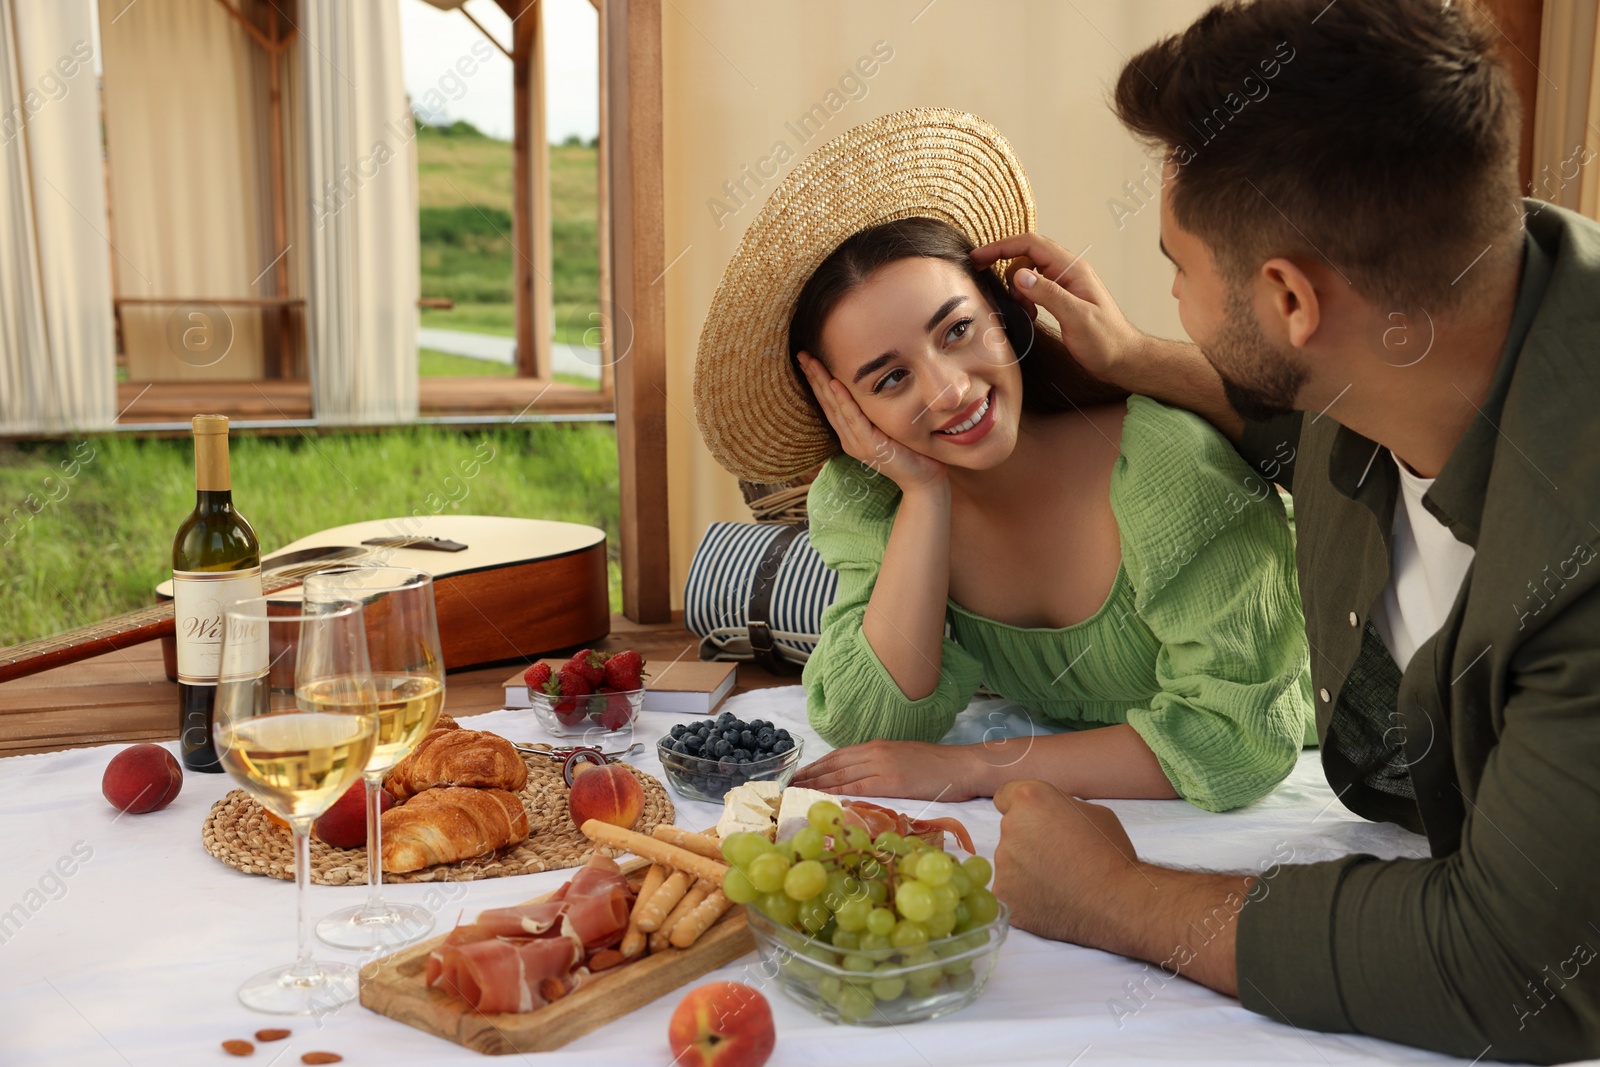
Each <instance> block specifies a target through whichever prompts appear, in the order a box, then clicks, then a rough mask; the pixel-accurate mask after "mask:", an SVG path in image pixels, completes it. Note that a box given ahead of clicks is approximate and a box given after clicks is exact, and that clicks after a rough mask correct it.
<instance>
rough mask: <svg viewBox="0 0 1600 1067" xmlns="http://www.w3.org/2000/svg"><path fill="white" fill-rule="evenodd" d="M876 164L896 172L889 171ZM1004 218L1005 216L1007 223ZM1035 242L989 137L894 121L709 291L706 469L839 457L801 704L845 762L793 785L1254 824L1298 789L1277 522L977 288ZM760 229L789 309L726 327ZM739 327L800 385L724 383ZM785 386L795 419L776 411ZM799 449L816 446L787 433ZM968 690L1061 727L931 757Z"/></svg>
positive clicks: (1302, 652)
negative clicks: (1184, 807) (863, 164)
mask: <svg viewBox="0 0 1600 1067" xmlns="http://www.w3.org/2000/svg"><path fill="white" fill-rule="evenodd" d="M908 138H909V144H911V145H912V146H914V148H911V149H908V147H907V145H908ZM973 145H978V146H979V147H978V148H974V147H972V146H973ZM891 146H892V148H891ZM818 157H823V161H822V162H821V163H819V164H816V165H811V164H813V161H814V160H816V159H817V158H818ZM863 158H864V159H873V160H877V161H878V162H879V164H880V166H879V169H877V170H874V171H872V172H871V176H870V178H868V177H867V176H866V175H863V174H861V173H859V172H852V171H851V170H850V164H851V161H853V160H856V159H863ZM885 158H887V159H889V160H899V162H898V163H891V165H890V166H889V167H888V168H887V172H885V170H884V168H883V167H882V166H881V164H882V161H883V160H884V159H885ZM952 175H955V176H959V177H960V178H961V179H962V180H959V181H955V180H952ZM952 189H956V190H958V192H957V193H955V194H954V195H952V194H951V190H952ZM969 190H970V192H969ZM841 192H843V193H846V194H847V195H846V196H843V197H842V196H841ZM997 202H999V203H1000V204H1002V205H1005V204H1006V203H1008V202H1010V203H1012V205H1013V207H1014V209H1015V212H1016V214H1017V215H1019V216H1020V217H1019V218H1013V219H1004V218H996V217H995V216H996V214H997V212H996V208H995V205H996V203H997ZM844 204H849V205H850V207H849V209H848V210H842V205H844ZM963 208H965V210H963ZM841 213H842V214H843V215H844V216H845V217H844V218H838V217H837V216H838V215H840V214H841ZM1001 213H1002V214H1003V212H1001ZM947 219H948V220H949V221H947ZM823 220H826V224H825V225H824V224H823ZM805 222H809V223H812V225H801V223H805ZM843 227H850V228H849V232H848V234H847V235H845V236H844V238H843V239H842V240H835V239H834V237H835V235H836V233H837V231H838V230H839V229H841V228H843ZM1032 227H1033V218H1032V203H1031V195H1030V194H1029V191H1028V188H1027V184H1026V178H1025V177H1023V176H1022V171H1021V168H1020V166H1016V165H1015V160H1014V158H1013V157H1012V156H1011V154H1010V151H1009V147H1008V146H1006V145H1005V142H1004V140H1003V139H1002V138H1000V136H999V134H998V133H997V132H995V131H994V130H993V128H992V127H989V126H988V125H987V124H984V123H982V122H980V121H979V120H976V119H974V118H973V117H972V116H968V115H963V114H960V113H955V112H944V111H937V110H918V111H913V112H901V113H899V114H897V115H889V116H885V117H884V118H882V119H878V120H875V121H874V122H872V123H867V124H865V125H864V126H862V127H857V128H856V129H855V130H852V131H850V132H849V133H847V134H846V135H844V136H843V137H841V138H840V139H839V140H838V141H836V142H833V143H831V144H830V145H829V146H825V147H824V148H823V149H821V150H819V152H818V153H817V156H814V157H812V159H808V160H807V161H806V163H805V164H802V165H801V167H799V168H797V169H796V171H795V172H794V173H793V174H791V175H790V177H789V178H788V179H786V180H785V182H784V183H783V185H781V186H780V187H779V189H778V190H777V191H776V192H775V193H774V194H773V197H772V198H771V200H769V202H768V204H767V205H766V206H765V207H764V208H763V212H762V217H761V218H758V219H757V220H756V222H755V223H753V224H752V227H751V231H750V232H747V234H746V237H745V244H742V245H741V247H740V253H739V254H738V255H736V256H735V258H734V261H733V262H732V263H730V265H729V274H727V275H725V276H724V282H723V287H722V289H721V290H719V293H718V302H717V303H714V306H713V307H714V309H713V313H712V315H711V316H708V320H707V331H706V333H705V334H703V335H702V343H701V354H700V361H699V364H698V366H697V374H696V406H697V411H698V413H699V415H700V420H701V426H702V430H703V431H704V432H705V433H706V436H707V441H708V444H710V445H711V447H712V450H713V453H714V454H717V455H718V457H719V459H722V460H723V462H724V463H725V464H728V465H730V466H731V468H732V469H735V470H736V471H746V472H748V473H760V474H763V475H764V477H758V478H752V479H751V480H769V481H770V480H776V479H774V478H772V477H770V475H772V474H775V473H777V472H778V469H779V468H778V466H777V465H776V464H773V463H770V462H763V463H759V464H756V465H757V466H762V467H763V470H762V471H759V472H756V471H750V470H749V468H750V467H751V461H752V457H753V455H754V454H756V453H759V454H760V455H761V456H762V458H763V460H766V459H767V458H768V457H770V456H772V455H773V454H774V453H778V454H782V453H784V452H788V453H790V454H791V455H794V456H795V459H794V462H799V461H801V460H804V461H805V462H807V463H809V464H813V465H814V460H812V458H811V457H812V456H813V455H814V454H816V453H817V452H821V453H823V454H828V453H833V454H832V455H831V458H828V459H827V461H826V463H825V464H824V465H823V467H822V470H821V472H820V473H819V474H818V475H817V477H816V479H815V480H814V481H813V482H812V485H811V488H810V491H809V495H808V498H807V499H808V512H809V515H810V520H811V542H812V544H813V546H814V547H815V548H816V549H817V550H818V551H819V552H820V553H821V554H822V556H823V558H824V559H825V560H826V561H827V563H828V565H829V566H830V567H833V568H834V569H836V570H837V571H838V572H839V587H838V594H837V599H836V600H835V602H834V603H833V604H832V605H831V606H830V607H829V609H828V610H827V612H826V613H825V614H824V616H823V634H822V639H821V641H820V642H819V644H818V645H817V647H816V650H815V651H814V652H813V653H812V656H811V659H810V661H809V662H808V663H807V665H806V669H805V673H804V681H805V685H806V690H807V701H808V710H809V714H810V718H811V721H812V724H813V725H814V726H815V727H816V729H817V730H818V732H819V733H820V734H821V735H822V736H823V738H824V739H825V740H827V741H828V742H829V743H830V744H834V745H841V746H845V747H842V748H839V749H837V750H836V751H834V752H832V753H830V754H829V755H827V756H825V757H823V758H822V759H820V760H818V761H817V762H815V763H813V764H812V765H810V766H809V767H807V768H804V769H803V770H802V771H801V774H800V776H799V777H798V778H797V780H796V782H797V784H803V785H810V786H812V787H813V788H819V789H825V790H829V791H834V792H847V793H852V794H857V795H866V796H899V797H923V798H928V799H935V798H937V799H942V800H962V799H967V798H970V797H973V796H986V795H992V794H993V793H994V792H995V791H996V790H997V789H998V788H999V786H1000V784H1001V783H1002V782H1004V781H1006V780H1008V779H1011V778H1034V779H1042V780H1045V781H1049V782H1052V783H1054V784H1056V785H1058V786H1060V787H1061V788H1062V789H1063V790H1065V791H1067V792H1069V793H1072V794H1074V795H1076V796H1080V797H1086V798H1105V797H1148V798H1171V797H1182V798H1184V799H1186V800H1188V801H1190V802H1191V803H1194V804H1196V805H1197V806H1199V807H1202V808H1205V809H1207V810H1212V811H1222V810H1227V809H1229V808H1233V807H1237V806H1239V805H1241V804H1246V803H1249V802H1251V801H1253V800H1256V799H1258V798H1259V797H1261V796H1263V795H1264V794H1266V793H1267V792H1268V791H1270V790H1271V789H1272V787H1273V786H1275V785H1276V784H1277V783H1278V782H1279V781H1281V780H1282V779H1283V777H1284V776H1285V775H1286V774H1288V772H1289V770H1290V769H1291V768H1292V767H1293V765H1294V761H1295V758H1296V754H1297V752H1298V749H1299V747H1300V745H1301V743H1302V741H1303V739H1304V738H1305V736H1306V733H1307V730H1308V728H1309V726H1310V722H1311V704H1310V679H1309V673H1308V663H1307V655H1306V642H1305V635H1304V629H1303V623H1302V618H1301V613H1300V602H1299V593H1298V589H1297V587H1296V583H1295V577H1294V569H1293V567H1294V564H1293V548H1292V543H1291V537H1290V531H1289V527H1288V523H1287V521H1286V518H1285V514H1284V510H1283V506H1282V504H1281V503H1280V502H1279V500H1278V498H1277V495H1276V493H1275V492H1273V491H1271V490H1270V488H1269V487H1268V486H1267V485H1266V483H1264V482H1263V481H1262V480H1261V479H1260V478H1258V477H1256V476H1254V475H1253V474H1252V472H1251V471H1250V469H1249V468H1248V466H1246V464H1245V463H1244V462H1243V460H1241V459H1240V458H1239V456H1238V454H1237V453H1236V452H1234V450H1233V449H1232V447H1231V446H1230V445H1229V444H1228V442H1227V441H1226V440H1225V439H1223V438H1222V437H1220V436H1219V435H1218V434H1217V433H1216V432H1215V431H1214V430H1213V429H1212V428H1211V427H1210V426H1209V425H1207V424H1206V423H1205V422H1203V421H1202V420H1200V419H1199V418H1197V417H1196V416H1194V415H1191V414H1189V413H1187V412H1182V411H1178V410H1175V409H1171V408H1167V407H1164V406H1162V405H1160V404H1158V403H1156V402H1154V401H1152V400H1149V399H1146V398H1144V397H1138V396H1135V397H1128V398H1127V399H1126V401H1125V402H1123V403H1106V402H1103V401H1104V400H1105V397H1106V394H1105V392H1104V391H1103V389H1102V388H1100V387H1096V386H1094V385H1093V383H1087V382H1086V380H1085V378H1084V377H1083V375H1082V373H1081V371H1078V369H1077V368H1076V365H1075V363H1074V362H1073V361H1072V359H1071V357H1070V355H1069V354H1068V353H1067V351H1066V349H1065V346H1064V345H1063V344H1062V343H1061V341H1060V340H1059V338H1058V337H1056V336H1055V335H1054V334H1052V333H1049V332H1047V331H1046V330H1044V329H1043V328H1040V327H1036V326H1035V324H1034V323H1033V321H1032V320H1031V319H1030V318H1029V316H1028V314H1027V313H1026V312H1024V311H1023V310H1022V308H1021V307H1020V306H1019V304H1018V303H1017V301H1016V300H1015V299H1014V298H1013V297H1012V296H1011V294H1010V293H1008V292H1007V290H1006V288H1005V285H1004V283H1002V282H1001V280H1000V276H999V275H998V274H997V273H995V272H994V271H990V270H978V269H975V268H974V267H973V265H972V262H971V259H970V258H969V256H968V253H969V252H971V250H972V249H973V247H975V245H976V244H978V243H980V241H988V240H993V239H995V238H996V237H998V236H1000V235H1001V233H993V231H994V230H1000V231H1002V232H1003V231H1005V230H1006V229H1007V228H1010V230H1011V232H1022V231H1024V230H1028V229H1031V228H1032ZM774 228H776V229H777V230H778V231H779V232H780V233H783V234H786V235H787V237H788V240H789V242H790V247H792V248H802V249H804V248H810V249H812V251H811V255H810V256H809V257H808V256H806V255H804V254H795V255H791V256H789V257H788V258H787V259H785V258H782V257H780V258H779V259H778V260H777V261H776V262H773V261H772V257H771V256H765V257H764V259H765V260H766V262H764V263H763V264H762V267H763V268H764V269H765V271H766V279H767V281H768V282H769V283H771V284H772V285H775V286H776V289H777V292H778V295H779V297H780V299H778V300H774V299H773V298H772V293H771V291H770V290H769V292H768V293H767V296H766V299H765V301H764V302H760V301H759V298H758V297H752V298H751V299H749V300H748V301H744V300H741V294H743V293H745V292H746V291H751V290H752V289H754V288H756V287H751V286H748V285H746V284H745V281H744V278H743V275H744V274H745V273H747V272H748V271H749V270H750V269H751V267H750V258H751V257H754V256H756V255H758V254H759V253H758V252H756V251H755V250H756V249H757V248H764V247H767V245H766V242H768V241H770V240H772V239H773V229H774ZM819 230H820V231H822V232H817V231H819ZM830 230H831V232H830ZM747 246H749V248H748V249H747ZM824 246H825V247H824ZM747 252H748V255H747ZM791 260H792V261H791ZM796 286H798V289H799V291H798V292H797V293H795V294H794V295H793V297H792V299H791V298H787V297H786V295H785V294H786V292H787V291H792V289H793V288H794V287H796ZM730 315H731V316H734V321H738V322H742V323H743V324H745V326H746V327H747V328H749V329H752V332H753V339H754V340H755V342H756V345H755V347H756V350H757V351H770V350H771V342H770V338H769V335H770V334H772V333H774V332H776V331H777V330H779V329H780V328H781V332H782V334H783V335H784V341H785V345H784V352H785V354H786V355H788V356H789V357H790V359H789V360H787V361H786V362H787V364H788V365H787V366H784V365H783V364H777V365H776V366H767V365H763V364H764V363H776V361H771V360H769V361H759V360H749V359H748V358H743V359H742V363H741V365H742V366H743V367H744V369H745V370H746V372H747V373H746V374H744V375H730V374H728V373H727V371H728V369H729V368H730V367H731V366H732V362H731V361H732V360H733V359H736V358H741V357H740V355H739V353H740V351H741V349H740V347H739V346H738V345H733V346H732V352H731V354H730V352H729V351H728V349H729V346H728V344H727V342H725V341H724V340H722V333H723V332H724V326H723V320H724V319H725V318H726V317H727V316H730ZM773 320H781V321H777V322H774V321H773ZM708 339H709V340H708ZM763 342H765V343H763ZM749 347H750V346H749V345H748V344H746V345H745V346H744V347H743V349H742V351H746V352H747V351H748V349H749ZM719 372H720V373H719ZM779 373H786V374H789V375H790V379H791V385H792V386H793V388H792V390H791V391H790V394H789V395H790V398H791V399H790V400H789V407H790V408H791V409H792V410H790V411H787V412H784V413H783V414H785V415H787V416H788V417H787V419H783V418H779V417H776V416H777V415H778V413H776V412H772V411H771V409H772V407H773V402H774V400H775V397H774V396H773V395H770V394H771V393H772V392H773V391H774V390H777V389H779V386H778V383H777V381H776V375H777V374H779ZM766 379H770V381H767V382H766V386H767V391H766V392H764V391H763V388H762V387H760V386H759V385H753V384H752V383H753V382H759V381H763V380H766ZM800 381H803V382H805V383H806V388H805V389H802V388H801V387H800V386H799V382H800ZM808 393H809V396H808V395H807V394H808ZM1096 394H1098V395H1096ZM795 399H799V400H801V401H803V402H802V403H796V402H795ZM763 411H766V412H768V414H767V415H766V417H763V415H762V412H763ZM785 422H787V423H789V424H791V425H784V423H785ZM807 422H809V424H810V428H811V431H812V433H813V435H816V434H820V435H821V436H822V438H823V439H824V443H823V444H822V445H821V446H820V447H818V446H817V445H816V444H815V443H814V442H813V440H812V438H811V437H808V436H806V434H804V433H801V432H800V431H799V430H798V429H796V428H794V427H796V426H801V425H802V424H805V423H807ZM730 459H731V460H732V461H733V463H731V464H730ZM741 461H742V462H741ZM792 465H793V463H791V464H790V466H792ZM784 469H787V468H784ZM800 469H806V468H800ZM980 682H981V683H984V684H986V685H987V686H988V688H989V689H991V690H992V691H994V692H996V693H998V694H1000V695H1001V696H1004V697H1007V698H1008V699H1010V700H1013V701H1016V702H1017V703H1019V704H1022V705H1024V706H1026V707H1027V708H1029V709H1030V710H1031V711H1032V712H1034V713H1037V714H1039V715H1040V716H1042V717H1043V718H1044V719H1045V720H1047V721H1049V722H1051V723H1055V724H1059V725H1064V726H1070V727H1076V728H1078V729H1076V730H1074V731H1073V732H1068V733H1059V734H1049V735H1044V736H1038V737H1034V738H1032V739H1031V740H1027V741H1020V740H1019V741H1014V742H1012V743H1009V744H1004V745H987V744H977V745H939V744H934V743H933V742H936V741H937V740H938V739H939V738H940V737H942V736H944V734H945V733H946V732H947V731H948V730H949V729H950V727H951V724H952V722H953V721H954V719H955V717H956V715H957V713H959V712H960V711H961V710H962V709H963V708H965V707H966V705H967V703H968V702H969V700H970V699H971V698H972V696H973V694H974V693H975V692H976V690H977V688H978V686H979V684H980ZM1019 750H1020V751H1021V755H1018V752H1019Z"/></svg>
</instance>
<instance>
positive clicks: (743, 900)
mask: <svg viewBox="0 0 1600 1067" xmlns="http://www.w3.org/2000/svg"><path fill="white" fill-rule="evenodd" d="M722 895H723V896H725V897H727V898H728V899H729V900H730V901H732V902H733V903H735V904H748V903H750V902H751V901H752V900H754V899H756V897H758V896H760V895H761V894H760V892H759V891H758V890H757V889H756V887H755V886H753V885H751V884H750V879H749V877H748V876H747V875H746V874H745V873H744V872H743V871H741V870H740V869H739V868H737V867H733V868H730V869H729V871H728V873H727V874H725V875H723V876H722Z"/></svg>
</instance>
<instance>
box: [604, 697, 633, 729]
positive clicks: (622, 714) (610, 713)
mask: <svg viewBox="0 0 1600 1067" xmlns="http://www.w3.org/2000/svg"><path fill="white" fill-rule="evenodd" d="M602 692H604V690H602ZM632 718H633V705H632V704H630V703H628V698H627V697H625V696H623V695H622V694H621V693H608V694H607V695H606V709H605V710H604V711H602V712H601V713H600V718H599V723H600V725H601V726H603V727H604V728H605V729H607V730H620V729H622V728H623V727H624V726H626V725H628V722H629V720H631V719H632Z"/></svg>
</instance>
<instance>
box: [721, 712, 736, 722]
mask: <svg viewBox="0 0 1600 1067" xmlns="http://www.w3.org/2000/svg"><path fill="white" fill-rule="evenodd" d="M733 721H734V717H733V712H731V711H725V712H723V713H722V714H721V715H718V716H717V722H719V723H722V724H723V725H727V724H728V723H730V722H733Z"/></svg>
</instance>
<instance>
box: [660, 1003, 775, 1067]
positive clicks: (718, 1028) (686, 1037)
mask: <svg viewBox="0 0 1600 1067" xmlns="http://www.w3.org/2000/svg"><path fill="white" fill-rule="evenodd" d="M777 1042H778V1034H777V1031H776V1029H775V1028H774V1027H773V1023H772V1006H771V1005H770V1004H768V1003H767V998H766V997H764V996H762V995H761V994H760V993H759V992H758V991H756V990H754V989H752V988H750V987H749V986H747V985H744V984H743V983H741V982H711V983H708V984H707V985H703V986H700V987H699V988H698V989H694V990H691V991H690V992H689V994H688V995H687V996H685V997H684V998H683V999H682V1000H680V1001H679V1002H678V1006H677V1008H676V1009H675V1010H674V1011H673V1013H672V1021H671V1022H670V1023H668V1024H667V1044H668V1045H670V1046H671V1048H672V1062H673V1064H674V1065H675V1067H761V1065H762V1064H763V1063H766V1062H767V1057H769V1056H771V1055H772V1048H773V1046H774V1045H776V1044H777Z"/></svg>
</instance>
